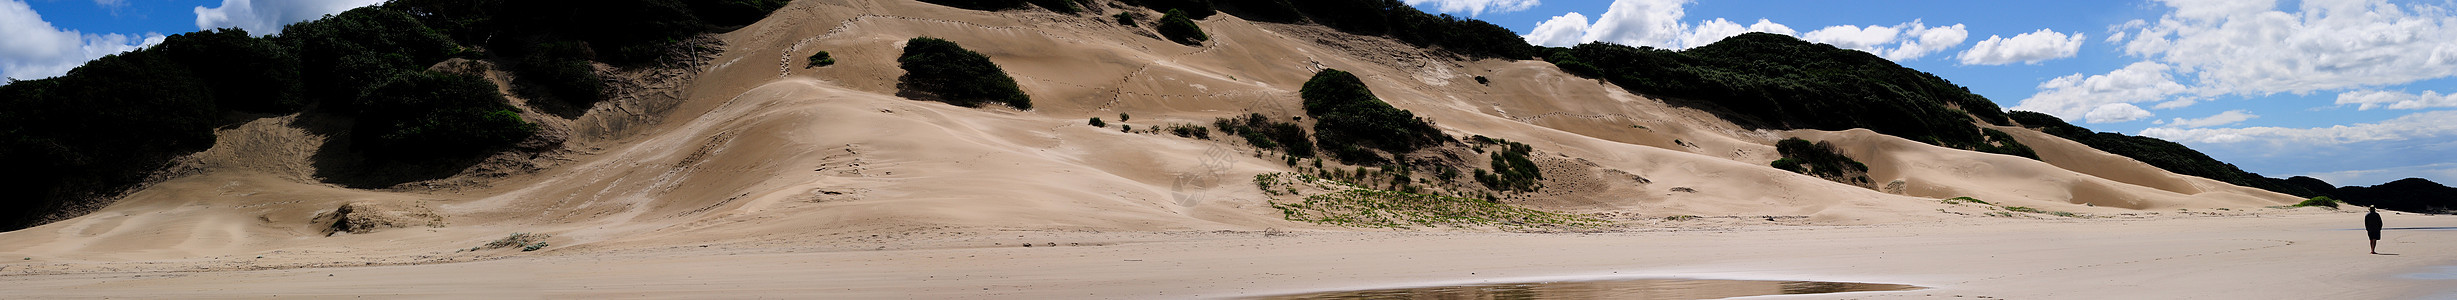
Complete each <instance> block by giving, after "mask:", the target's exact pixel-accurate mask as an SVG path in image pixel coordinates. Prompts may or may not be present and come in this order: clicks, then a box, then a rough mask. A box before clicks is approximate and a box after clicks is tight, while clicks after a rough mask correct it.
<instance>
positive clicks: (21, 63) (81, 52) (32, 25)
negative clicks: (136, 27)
mask: <svg viewBox="0 0 2457 300" xmlns="http://www.w3.org/2000/svg"><path fill="white" fill-rule="evenodd" d="M0 41H7V42H5V43H0V76H5V77H8V78H15V79H19V80H33V79H43V78H51V77H57V76H60V74H67V73H68V70H69V69H75V68H76V67H77V66H79V65H84V64H85V62H86V61H91V60H94V59H95V58H100V57H102V56H104V55H111V54H117V53H120V52H127V51H128V50H136V49H138V48H144V47H146V46H152V45H153V44H158V43H162V34H158V33H147V34H145V35H143V36H137V35H124V34H116V33H114V34H99V35H98V34H88V33H82V32H78V31H76V30H61V29H59V28H57V27H52V26H51V22H49V21H43V16H42V14H40V13H36V12H35V11H34V7H33V6H30V5H27V4H26V2H24V1H18V0H6V1H0Z"/></svg>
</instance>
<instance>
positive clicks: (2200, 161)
mask: <svg viewBox="0 0 2457 300" xmlns="http://www.w3.org/2000/svg"><path fill="white" fill-rule="evenodd" d="M2008 116H2009V118H2011V119H2013V121H2014V122H2019V123H2021V124H2022V126H2023V127H2028V128H2031V129H2036V130H2039V132H2045V133H2047V134H2050V135H2055V136H2057V137H2062V138H2065V139H2067V140H2073V141H2074V142H2079V143H2082V144H2083V145H2089V146H2090V148H2093V149H2099V151H2107V153H2114V154H2116V155H2121V156H2124V157H2128V158H2132V159H2133V160H2138V161H2141V162H2142V163H2147V164H2150V166H2154V167H2158V168H2159V169H2162V170H2167V171H2168V172H2175V173H2176V174H2184V175H2192V176H2200V177H2201V178H2209V179H2212V180H2218V181H2222V182H2226V183H2231V184H2235V185H2241V186H2247V187H2252V188H2258V189H2263V190H2269V191H2272V192H2279V193H2284V194H2288V195H2295V196H2297V197H2315V196H2321V195H2322V194H2320V193H2317V192H2314V191H2312V190H2310V189H2307V188H2305V187H2303V186H2298V185H2295V184H2292V183H2288V182H2287V181H2286V180H2281V179H2276V178H2268V177H2262V176H2261V174H2254V173H2252V172H2245V171H2244V170H2243V169H2238V168H2236V167H2235V165H2233V164H2228V163H2226V162H2221V161H2218V159H2215V158H2210V156H2209V155H2207V154H2202V153H2201V151H2195V150H2193V149H2192V148H2189V147H2184V145H2183V144H2177V143H2175V142H2169V141H2167V140H2161V139H2158V138H2152V137H2145V136H2131V135H2125V134H2122V133H2113V132H2095V133H2094V132H2091V131H2090V129H2085V128H2082V127H2081V126H2073V124H2070V123H2065V121H2064V119H2058V118H2056V117H2055V116H2050V115H2048V114H2043V113H2037V112H2027V111H2015V112H2012V113H2009V114H2008ZM2314 181H2318V180H2314ZM2321 186H2323V187H2326V186H2327V183H2322V184H2321ZM2350 200H2351V199H2350Z"/></svg>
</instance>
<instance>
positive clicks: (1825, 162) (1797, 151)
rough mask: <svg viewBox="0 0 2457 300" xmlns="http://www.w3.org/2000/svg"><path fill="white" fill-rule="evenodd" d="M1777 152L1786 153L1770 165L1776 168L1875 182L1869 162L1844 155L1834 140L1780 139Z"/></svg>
mask: <svg viewBox="0 0 2457 300" xmlns="http://www.w3.org/2000/svg"><path fill="white" fill-rule="evenodd" d="M1775 151H1776V152H1781V153H1782V154H1783V158H1782V159H1776V160H1775V161H1774V162H1773V163H1770V164H1769V165H1772V166H1774V168H1776V169H1783V170H1784V171H1792V173H1800V174H1806V175H1809V176H1817V177H1818V178H1825V179H1826V180H1833V181H1834V182H1841V183H1845V184H1851V185H1858V186H1863V187H1869V186H1871V185H1873V184H1874V183H1872V182H1870V181H1869V179H1868V165H1866V164H1861V163H1860V162H1859V161H1856V160H1852V159H1851V157H1849V156H1843V153H1842V152H1840V151H1837V150H1835V149H1834V144H1833V143H1827V142H1817V143H1810V142H1809V141H1808V140H1802V139H1799V138H1790V139H1784V140H1783V141H1781V142H1776V143H1775Z"/></svg>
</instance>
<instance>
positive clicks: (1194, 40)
mask: <svg viewBox="0 0 2457 300" xmlns="http://www.w3.org/2000/svg"><path fill="white" fill-rule="evenodd" d="M1155 29H1157V30H1159V31H1160V36H1162V37H1167V38H1169V41H1173V42H1177V43H1179V44H1187V45H1201V44H1203V41H1209V40H1211V35H1208V34H1203V27H1202V26H1199V25H1195V24H1194V20H1193V19H1188V18H1186V12H1185V11H1179V10H1176V9H1170V10H1169V12H1167V13H1163V14H1161V15H1160V26H1159V27H1158V28H1155Z"/></svg>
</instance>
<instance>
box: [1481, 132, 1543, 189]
mask: <svg viewBox="0 0 2457 300" xmlns="http://www.w3.org/2000/svg"><path fill="white" fill-rule="evenodd" d="M1468 142H1469V143H1474V144H1475V147H1476V150H1477V151H1484V146H1486V145H1494V146H1501V149H1500V150H1494V151H1486V152H1485V154H1486V155H1487V156H1491V159H1492V163H1491V165H1492V167H1493V172H1491V173H1486V172H1485V171H1484V169H1476V171H1475V173H1476V183H1481V184H1484V186H1485V188H1488V189H1493V190H1495V191H1506V192H1533V191H1536V189H1538V188H1542V186H1541V184H1539V183H1537V181H1542V180H1544V173H1543V172H1542V170H1539V169H1537V168H1536V162H1535V161H1531V160H1528V159H1527V154H1528V152H1533V151H1534V150H1535V149H1533V148H1530V147H1527V144H1520V143H1518V142H1512V141H1509V140H1503V139H1496V138H1488V137H1485V136H1482V135H1479V136H1474V137H1469V138H1468Z"/></svg>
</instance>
